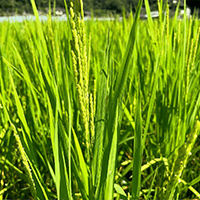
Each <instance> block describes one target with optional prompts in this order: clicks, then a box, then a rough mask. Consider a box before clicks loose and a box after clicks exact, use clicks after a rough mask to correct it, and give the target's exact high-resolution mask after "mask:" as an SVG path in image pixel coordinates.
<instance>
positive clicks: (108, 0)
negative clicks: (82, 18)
mask: <svg viewBox="0 0 200 200" xmlns="http://www.w3.org/2000/svg"><path fill="white" fill-rule="evenodd" d="M66 1H67V3H68V1H69V0H66ZM35 2H36V5H37V8H38V9H39V10H41V11H46V10H48V7H49V0H35ZM50 2H51V6H52V7H53V6H54V5H56V8H57V9H58V8H63V9H64V8H65V6H64V1H63V0H50ZM83 3H84V10H85V11H91V10H111V11H115V12H117V13H121V12H122V10H123V8H125V9H126V10H127V11H130V9H131V8H132V9H133V10H135V8H136V6H137V3H138V0H83ZM23 12H26V13H31V12H32V7H31V2H30V0H1V3H0V15H3V13H4V14H5V13H14V14H22V13H23Z"/></svg>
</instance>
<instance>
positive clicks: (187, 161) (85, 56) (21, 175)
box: [0, 1, 200, 200]
mask: <svg viewBox="0 0 200 200" xmlns="http://www.w3.org/2000/svg"><path fill="white" fill-rule="evenodd" d="M141 2H142V1H140V2H139V8H140V7H141ZM32 4H33V9H34V12H35V15H36V16H37V17H38V15H37V10H36V8H35V7H34V5H35V4H34V1H32ZM145 4H146V8H147V11H148V14H149V18H148V20H147V21H141V20H139V10H140V9H138V10H137V13H136V15H135V17H134V18H133V17H132V16H130V18H128V19H125V18H123V20H122V21H118V20H117V19H116V20H114V21H98V20H97V21H94V20H91V21H86V22H84V21H83V19H82V17H83V13H82V4H80V3H78V1H76V3H75V4H71V6H70V7H71V9H70V15H71V19H70V20H69V21H68V22H58V21H51V19H50V18H49V21H48V22H43V23H41V22H40V21H39V19H38V18H37V20H36V21H35V22H34V21H25V22H24V23H17V22H15V23H8V22H4V23H1V24H0V145H1V148H0V174H1V176H0V177H1V178H0V179H1V180H0V197H1V198H4V199H17V198H19V199H28V198H31V199H41V200H44V199H84V200H86V199H91V200H93V199H96V200H101V199H103V200H112V199H139V197H140V198H144V199H181V198H200V192H199V188H200V176H199V167H200V154H199V150H200V146H199V144H200V140H199V138H198V134H199V129H200V122H199V114H200V110H199V106H200V89H199V85H200V69H199V68H200V66H199V63H200V49H199V47H198V46H199V34H200V28H199V27H200V22H199V21H198V20H195V19H193V18H191V19H187V18H186V16H185V17H184V19H183V20H179V19H177V17H176V16H175V17H174V18H173V19H169V18H168V11H167V15H166V17H165V16H163V15H160V18H159V19H157V20H152V19H151V18H150V13H149V12H150V10H149V7H148V2H147V1H145ZM160 13H162V8H160ZM177 13H178V12H177ZM78 16H80V17H78Z"/></svg>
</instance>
